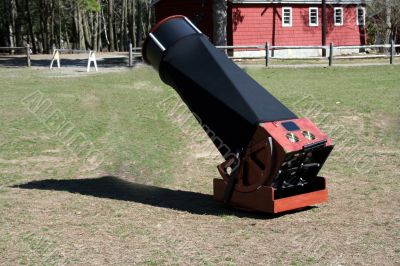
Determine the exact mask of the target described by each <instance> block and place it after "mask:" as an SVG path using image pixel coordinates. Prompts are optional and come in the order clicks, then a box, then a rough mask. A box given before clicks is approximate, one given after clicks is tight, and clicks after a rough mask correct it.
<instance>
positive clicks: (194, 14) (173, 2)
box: [155, 0, 213, 39]
mask: <svg viewBox="0 0 400 266" xmlns="http://www.w3.org/2000/svg"><path fill="white" fill-rule="evenodd" d="M155 15H156V21H157V22H158V21H160V20H162V19H164V18H166V17H169V16H173V15H184V16H186V17H188V18H189V19H190V20H191V21H192V22H194V24H196V26H197V27H198V28H199V29H200V30H201V31H202V32H203V33H204V34H205V35H207V36H208V37H209V38H210V39H212V35H213V34H212V33H213V19H212V0H162V1H160V2H158V3H157V4H156V5H155Z"/></svg>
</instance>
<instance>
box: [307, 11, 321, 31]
mask: <svg viewBox="0 0 400 266" xmlns="http://www.w3.org/2000/svg"><path fill="white" fill-rule="evenodd" d="M311 11H316V13H317V22H316V23H311ZM308 25H309V26H310V27H318V26H319V12H318V7H310V8H309V9H308Z"/></svg>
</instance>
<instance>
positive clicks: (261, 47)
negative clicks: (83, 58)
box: [129, 41, 400, 66]
mask: <svg viewBox="0 0 400 266" xmlns="http://www.w3.org/2000/svg"><path fill="white" fill-rule="evenodd" d="M216 47H217V48H218V49H221V50H224V51H225V52H226V53H227V54H230V53H232V52H234V51H235V50H240V51H264V55H262V56H229V58H231V59H233V60H241V59H242V60H246V59H258V60H265V66H269V65H270V62H271V61H272V60H277V59H279V60H326V61H327V64H328V66H333V63H334V61H335V60H340V59H376V58H388V59H389V63H390V64H393V63H394V58H395V57H399V56H400V55H396V51H395V49H396V48H398V47H400V44H395V43H394V42H393V41H392V42H391V44H379V45H358V46H357V45H352V46H334V44H333V43H331V44H330V45H329V46H272V45H270V44H269V43H266V44H264V45H235V46H216ZM311 49H314V50H315V49H320V50H325V51H329V53H326V54H327V55H328V56H326V57H323V56H309V57H276V56H271V53H270V51H276V50H311ZM344 49H359V50H361V49H389V54H375V55H365V54H361V55H360V54H359V55H351V56H335V51H337V50H344ZM267 51H268V52H267ZM140 52H141V48H138V47H136V48H132V47H131V49H130V52H129V66H133V63H132V60H133V57H141V53H140Z"/></svg>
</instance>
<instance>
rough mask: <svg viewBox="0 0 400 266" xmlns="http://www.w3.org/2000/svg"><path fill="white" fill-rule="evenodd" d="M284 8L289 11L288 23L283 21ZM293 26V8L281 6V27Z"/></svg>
mask: <svg viewBox="0 0 400 266" xmlns="http://www.w3.org/2000/svg"><path fill="white" fill-rule="evenodd" d="M285 10H289V12H290V23H289V24H286V23H285ZM292 26H293V10H292V8H291V7H282V27H292Z"/></svg>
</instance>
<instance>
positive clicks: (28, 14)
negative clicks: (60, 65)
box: [25, 0, 37, 54]
mask: <svg viewBox="0 0 400 266" xmlns="http://www.w3.org/2000/svg"><path fill="white" fill-rule="evenodd" d="M25 7H26V12H27V18H28V28H29V36H30V41H31V43H30V46H31V47H32V52H33V53H34V54H36V53H37V50H36V41H35V35H34V34H33V25H32V15H31V8H30V5H29V0H25Z"/></svg>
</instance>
